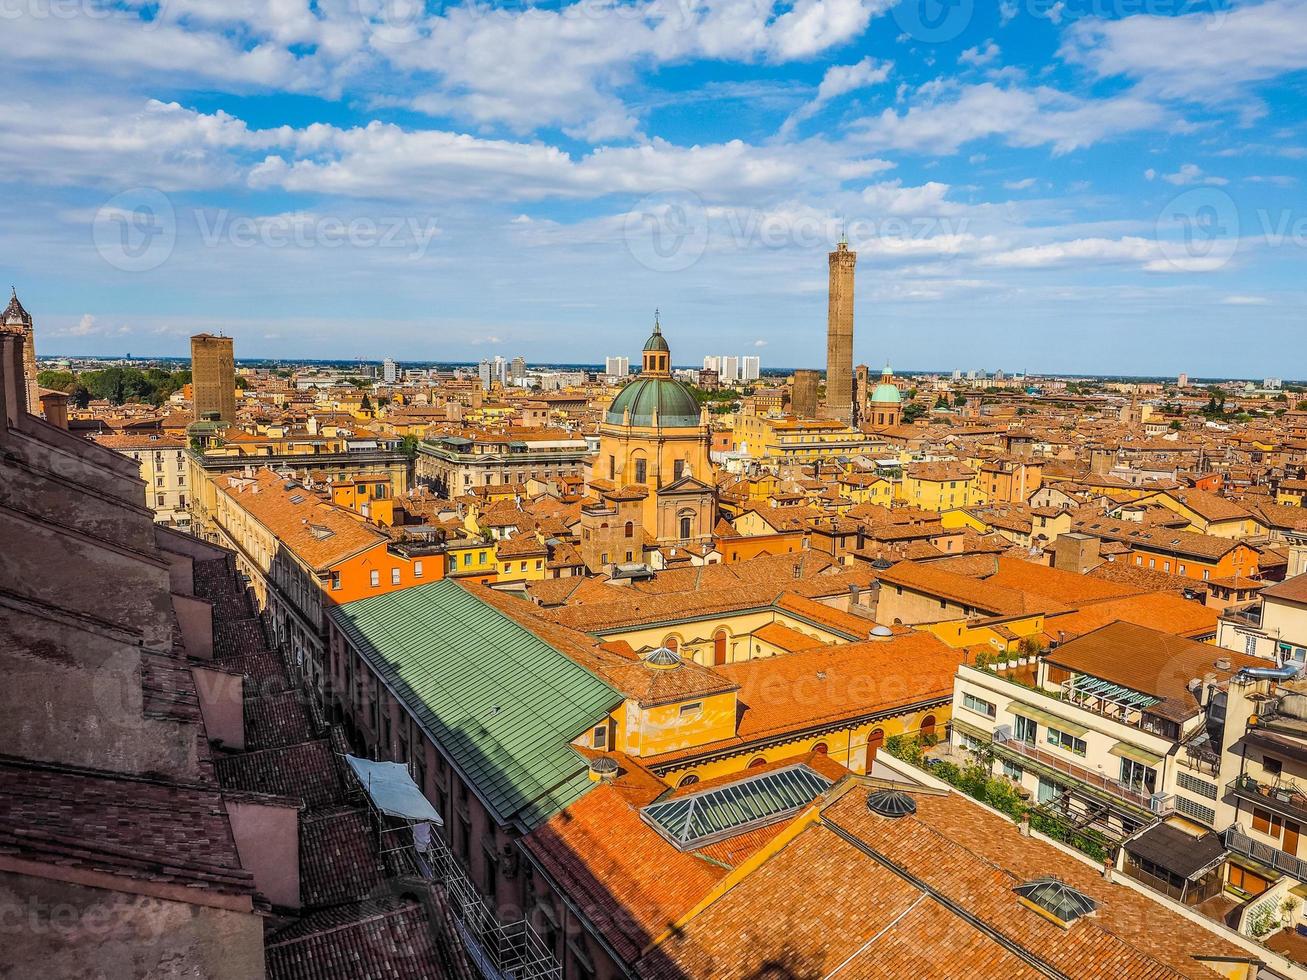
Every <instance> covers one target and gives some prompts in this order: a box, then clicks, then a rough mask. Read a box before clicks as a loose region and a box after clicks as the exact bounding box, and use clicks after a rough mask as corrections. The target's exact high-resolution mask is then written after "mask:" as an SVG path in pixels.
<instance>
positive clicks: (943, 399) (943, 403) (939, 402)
mask: <svg viewBox="0 0 1307 980" xmlns="http://www.w3.org/2000/svg"><path fill="white" fill-rule="evenodd" d="M935 407H936V408H948V395H940V396H939V397H938V398H936V399H935Z"/></svg>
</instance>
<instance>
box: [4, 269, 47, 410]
mask: <svg viewBox="0 0 1307 980" xmlns="http://www.w3.org/2000/svg"><path fill="white" fill-rule="evenodd" d="M0 329H3V330H4V331H5V332H6V333H13V334H20V335H21V336H22V338H23V384H24V387H25V388H26V391H27V412H28V414H29V415H39V414H41V400H40V398H39V397H38V395H37V385H36V334H35V331H34V330H33V328H32V314H30V313H28V312H27V311H26V310H25V309H23V304H22V303H20V302H18V290H17V289H11V290H10V296H9V305H8V306H7V307H5V311H4V313H0Z"/></svg>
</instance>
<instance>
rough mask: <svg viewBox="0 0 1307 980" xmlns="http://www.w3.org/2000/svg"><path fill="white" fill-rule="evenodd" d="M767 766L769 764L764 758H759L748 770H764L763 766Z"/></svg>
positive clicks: (750, 764) (751, 763)
mask: <svg viewBox="0 0 1307 980" xmlns="http://www.w3.org/2000/svg"><path fill="white" fill-rule="evenodd" d="M766 764H767V760H766V759H764V758H763V757H762V756H758V758H756V759H754V760H753V761H752V762H750V763H749V765H748V766H747V767H746V768H749V769H761V768H762V767H763V766H765V765H766Z"/></svg>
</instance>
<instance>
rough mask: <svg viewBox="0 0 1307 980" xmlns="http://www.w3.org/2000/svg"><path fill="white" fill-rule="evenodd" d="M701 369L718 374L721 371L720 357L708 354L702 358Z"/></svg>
mask: <svg viewBox="0 0 1307 980" xmlns="http://www.w3.org/2000/svg"><path fill="white" fill-rule="evenodd" d="M703 369H704V370H705V371H716V372H717V374H718V375H720V374H721V373H722V359H721V356H720V355H718V354H709V355H708V356H707V357H705V358H704V359H703Z"/></svg>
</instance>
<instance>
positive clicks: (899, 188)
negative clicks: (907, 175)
mask: <svg viewBox="0 0 1307 980" xmlns="http://www.w3.org/2000/svg"><path fill="white" fill-rule="evenodd" d="M948 192H949V185H948V184H941V183H939V182H938V181H933V180H932V181H928V182H926V183H924V184H921V185H920V186H917V187H904V186H903V182H902V181H899V180H893V181H887V182H884V183H880V184H872V185H871V186H869V187H866V188H864V189H863V191H862V200H863V201H864V202H865V203H866V204H867V206H868V207H869V208H870V209H871V213H872V214H890V215H941V214H956V213H958V212H959V211H961V210H962V208H961V207H960V206H959V205H956V204H954V203H953V202H951V201H947V200H945V198H947V197H948Z"/></svg>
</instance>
